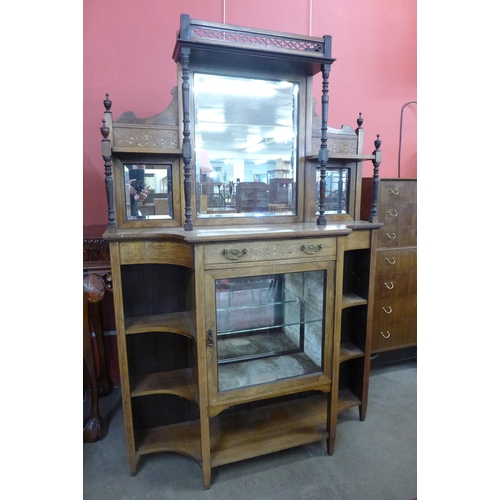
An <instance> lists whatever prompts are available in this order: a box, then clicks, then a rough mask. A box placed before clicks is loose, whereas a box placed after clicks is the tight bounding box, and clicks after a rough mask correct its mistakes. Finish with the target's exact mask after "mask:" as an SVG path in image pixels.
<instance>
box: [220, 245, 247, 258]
mask: <svg viewBox="0 0 500 500" xmlns="http://www.w3.org/2000/svg"><path fill="white" fill-rule="evenodd" d="M246 254H247V250H246V248H244V249H243V250H235V249H232V250H226V249H224V250H222V255H224V257H226V259H229V260H238V259H241V257H243V256H244V255H246Z"/></svg>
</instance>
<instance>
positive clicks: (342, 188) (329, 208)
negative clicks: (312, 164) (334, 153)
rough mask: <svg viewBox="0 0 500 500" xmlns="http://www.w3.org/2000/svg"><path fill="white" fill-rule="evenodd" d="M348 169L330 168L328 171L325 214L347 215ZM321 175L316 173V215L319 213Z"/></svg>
mask: <svg viewBox="0 0 500 500" xmlns="http://www.w3.org/2000/svg"><path fill="white" fill-rule="evenodd" d="M349 172H350V169H348V168H330V169H327V171H326V178H325V180H326V189H325V214H347V213H348V210H349ZM320 180H321V173H320V171H319V170H317V171H316V213H319V183H320Z"/></svg>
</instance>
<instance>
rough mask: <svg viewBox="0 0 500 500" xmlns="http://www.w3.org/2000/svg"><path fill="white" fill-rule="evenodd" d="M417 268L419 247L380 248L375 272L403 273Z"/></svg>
mask: <svg viewBox="0 0 500 500" xmlns="http://www.w3.org/2000/svg"><path fill="white" fill-rule="evenodd" d="M416 270H417V249H416V248H398V249H397V250H378V251H377V259H376V264H375V273H377V274H381V273H403V272H408V271H416Z"/></svg>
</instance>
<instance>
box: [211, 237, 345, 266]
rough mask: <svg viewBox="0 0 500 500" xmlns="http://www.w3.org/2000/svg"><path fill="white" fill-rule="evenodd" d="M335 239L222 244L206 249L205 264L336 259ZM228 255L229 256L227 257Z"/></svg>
mask: <svg viewBox="0 0 500 500" xmlns="http://www.w3.org/2000/svg"><path fill="white" fill-rule="evenodd" d="M336 248H337V239H336V238H310V239H300V240H270V241H257V242H251V241H249V242H246V241H245V242H241V243H234V242H228V243H222V244H215V245H206V246H205V247H204V262H205V263H206V264H234V263H236V262H258V261H268V260H272V261H275V260H288V259H310V258H323V257H334V256H335V254H336ZM226 255H227V256H226Z"/></svg>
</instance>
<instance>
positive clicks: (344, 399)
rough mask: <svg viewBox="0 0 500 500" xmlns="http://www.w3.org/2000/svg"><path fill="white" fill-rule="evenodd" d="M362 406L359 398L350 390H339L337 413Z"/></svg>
mask: <svg viewBox="0 0 500 500" xmlns="http://www.w3.org/2000/svg"><path fill="white" fill-rule="evenodd" d="M360 404H361V400H360V399H359V398H357V397H356V396H355V395H354V394H353V393H352V392H351V391H350V390H349V389H340V390H339V399H338V406H337V413H340V412H341V411H344V410H347V409H349V408H352V407H353V406H359V405H360Z"/></svg>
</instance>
